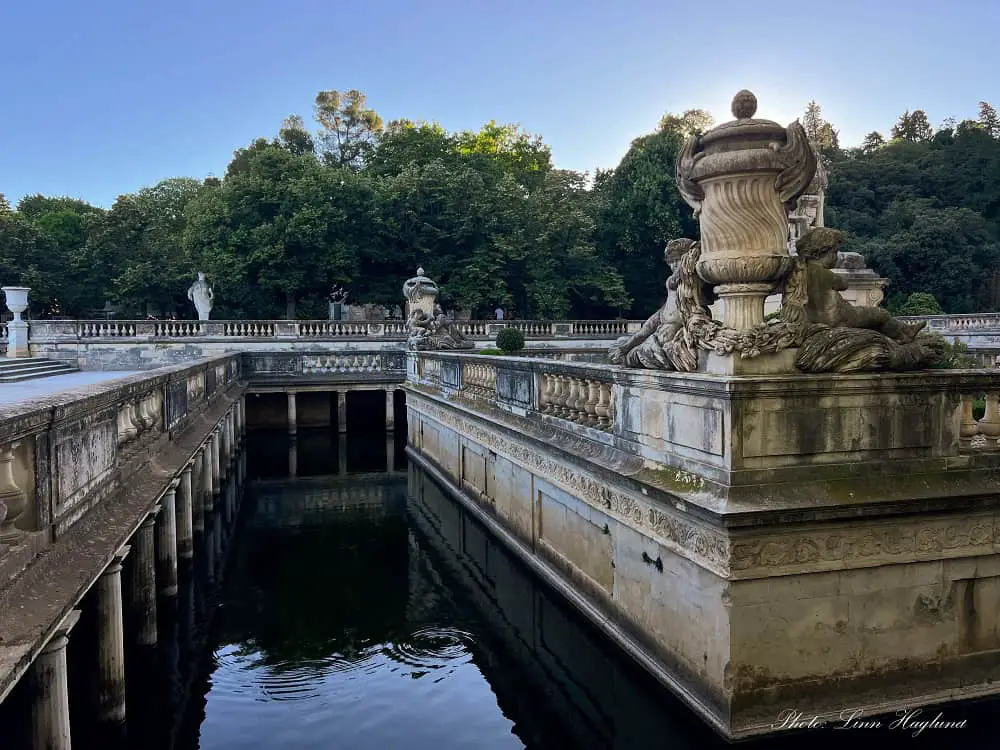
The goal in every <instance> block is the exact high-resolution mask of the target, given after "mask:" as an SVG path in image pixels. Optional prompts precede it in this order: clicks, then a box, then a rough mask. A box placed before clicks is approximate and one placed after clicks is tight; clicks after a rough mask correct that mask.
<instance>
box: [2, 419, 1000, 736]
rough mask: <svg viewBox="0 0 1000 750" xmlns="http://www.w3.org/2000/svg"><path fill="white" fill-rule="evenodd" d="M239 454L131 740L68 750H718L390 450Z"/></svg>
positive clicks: (311, 445)
mask: <svg viewBox="0 0 1000 750" xmlns="http://www.w3.org/2000/svg"><path fill="white" fill-rule="evenodd" d="M247 450H248V454H247V478H246V481H245V485H244V487H243V489H242V490H238V489H237V488H234V490H233V491H241V492H242V493H243V501H242V503H241V507H240V512H239V515H238V517H237V519H236V521H235V523H234V525H233V526H232V529H231V530H228V529H227V530H225V533H224V536H225V538H226V541H225V544H224V545H223V547H222V549H223V550H224V557H222V558H220V560H221V561H219V562H214V563H212V562H211V560H213V559H214V557H213V556H214V554H215V549H219V548H218V547H216V548H213V550H212V551H211V553H206V549H207V548H206V547H204V544H203V548H201V549H199V556H198V558H196V559H199V560H201V562H200V563H198V564H197V565H196V567H195V568H194V569H193V570H192V571H189V574H188V575H186V576H185V578H184V585H183V586H182V590H181V593H180V596H179V597H178V604H177V608H176V610H175V611H171V610H167V611H166V612H164V613H163V617H162V619H163V623H162V624H161V637H160V644H159V646H158V647H157V648H156V650H155V652H148V653H143V652H135V651H130V652H129V654H128V655H127V658H128V679H129V696H128V701H129V704H128V711H129V720H128V724H127V726H126V727H125V728H123V729H120V730H118V731H117V732H116V733H113V734H112V735H108V733H107V732H106V730H101V731H100V732H98V729H97V728H96V727H94V726H92V725H91V724H90V723H89V722H88V720H87V715H86V710H85V709H84V708H75V709H74V714H73V723H74V748H77V747H80V748H91V747H95V748H96V747H100V748H109V747H118V748H123V749H124V750H147V749H156V750H195V748H202V749H203V750H278V749H282V750H328V749H333V748H343V749H345V750H347V749H356V750H389V749H394V748H401V749H406V750H443V749H448V748H455V749H456V750H458V749H464V748H468V749H469V750H494V749H495V750H499V749H500V748H533V749H535V748H546V749H548V748H554V749H557V750H558V749H560V748H574V749H575V748H595V749H598V748H622V749H624V748H636V750H652V749H655V748H676V749H687V748H691V749H694V748H715V747H725V746H726V743H724V742H723V741H722V740H720V739H718V738H717V737H716V735H714V733H712V732H711V731H710V730H709V729H708V728H707V727H706V726H705V725H703V724H702V723H701V722H700V721H699V720H698V719H697V718H695V717H694V716H693V715H692V714H691V713H690V712H689V711H688V710H686V709H685V708H684V707H683V706H682V705H681V704H680V703H679V702H678V701H677V700H675V699H674V698H673V697H672V696H671V695H670V694H668V693H667V692H666V691H665V690H664V689H662V688H661V687H660V686H659V685H657V684H656V683H655V682H654V681H653V680H652V679H651V678H649V677H648V676H647V675H646V674H645V673H643V672H641V671H640V670H639V669H638V668H636V667H635V666H634V665H633V664H632V663H631V662H630V661H628V660H627V659H626V658H624V657H623V656H622V655H621V654H620V653H619V652H618V651H617V650H616V648H615V647H614V646H612V645H611V644H609V643H607V642H606V641H605V640H604V639H603V638H602V637H601V636H600V635H598V634H597V633H596V632H595V631H593V630H592V629H591V628H590V627H589V625H588V624H587V623H585V622H583V621H582V620H581V618H580V617H579V616H578V615H576V614H575V613H574V612H573V611H572V610H571V609H570V608H569V607H568V606H567V605H566V604H565V603H564V602H563V601H562V600H561V598H560V597H559V596H558V595H556V594H554V593H553V592H551V591H550V590H549V589H548V588H547V587H546V586H545V585H544V584H542V583H541V582H539V581H538V580H536V579H535V578H534V577H533V576H532V574H531V573H530V572H529V571H527V570H526V569H525V568H523V567H522V566H521V565H520V564H519V562H518V561H517V560H515V559H514V558H513V557H512V556H511V555H510V554H509V553H508V552H507V551H506V549H505V548H504V547H503V546H502V545H501V544H500V542H499V541H497V540H495V539H494V538H492V537H491V536H490V534H489V533H488V532H487V531H486V530H485V529H484V528H483V527H482V526H480V525H479V524H478V523H477V522H476V521H475V520H473V518H472V517H471V516H470V515H469V514H468V513H467V512H466V511H465V510H463V507H462V506H461V505H460V504H459V503H458V502H457V501H456V500H454V499H453V498H451V497H450V496H449V495H448V494H446V493H445V492H444V491H443V490H442V489H441V488H439V486H438V485H437V484H436V483H435V482H434V481H433V480H432V479H431V478H430V477H429V476H427V475H425V474H424V473H423V472H422V471H421V470H419V469H418V468H416V467H415V466H410V465H408V462H407V460H406V458H405V455H404V452H403V446H402V445H399V444H393V443H392V442H389V443H387V441H386V439H385V438H384V437H383V436H380V435H376V436H373V437H361V436H359V437H354V436H351V437H350V438H349V439H345V438H343V437H342V436H341V437H339V438H338V436H337V435H336V434H335V433H330V432H323V431H321V432H308V431H307V432H304V433H302V434H300V436H299V437H298V438H297V440H295V442H294V443H291V442H289V438H287V437H286V436H284V435H280V434H279V435H269V434H266V433H255V434H252V435H251V438H250V440H249V441H248V447H247ZM387 465H388V467H391V468H392V471H387ZM290 470H292V471H294V473H295V475H296V476H294V477H291V476H289V473H290ZM206 536H208V534H206ZM203 553H204V554H203ZM206 560H209V561H210V562H208V563H206ZM71 656H72V654H71ZM71 666H72V664H71ZM79 682H80V679H79V678H78V679H77V682H76V683H75V684H72V685H71V688H72V689H74V690H75V691H77V693H78V694H79V693H80V692H81V691H82V692H83V693H85V692H86V686H85V685H81V684H79ZM998 705H1000V704H998V703H997V702H993V703H992V705H991V704H980V705H978V706H972V707H964V708H962V709H957V708H954V707H951V708H949V709H946V712H945V713H946V718H947V719H948V720H949V721H955V720H959V719H963V718H964V719H965V720H966V724H967V726H966V728H964V729H951V730H930V729H928V730H925V731H923V732H920V733H918V734H917V736H914V731H913V730H912V729H911V730H909V731H906V730H902V729H885V728H883V729H882V730H873V729H854V730H851V731H836V730H825V731H821V730H809V731H807V732H805V733H801V734H798V735H796V736H791V737H783V738H782V739H781V740H779V741H774V740H771V741H766V742H763V743H761V742H754V743H752V744H746V745H744V747H755V748H761V747H762V748H774V749H775V750H777V749H778V748H802V747H810V748H812V747H848V746H850V745H851V744H853V743H858V742H864V743H868V744H870V743H873V742H874V743H877V744H878V745H879V746H882V747H896V746H898V747H913V746H915V745H917V746H926V747H962V748H987V747H990V748H992V747H996V746H997V745H998V744H1000V743H998V740H997V738H996V735H995V734H994V733H993V731H992V730H993V728H994V727H1000V713H998V712H997V711H998V709H997V706H998ZM932 716H933V712H932V711H931V710H930V709H928V710H927V711H926V712H925V716H924V718H931V717H932ZM893 718H894V717H888V719H886V720H884V725H885V724H888V723H889V722H891V721H892V720H893ZM0 745H2V743H0Z"/></svg>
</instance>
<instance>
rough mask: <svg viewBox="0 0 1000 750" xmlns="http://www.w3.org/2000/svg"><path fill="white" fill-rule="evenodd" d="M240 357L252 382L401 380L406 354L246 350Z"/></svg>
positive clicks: (388, 352) (403, 373)
mask: <svg viewBox="0 0 1000 750" xmlns="http://www.w3.org/2000/svg"><path fill="white" fill-rule="evenodd" d="M243 357H244V359H243V363H244V369H245V372H246V377H247V379H248V381H249V382H251V383H262V382H273V381H281V382H287V381H288V380H290V379H294V380H295V381H300V380H315V381H318V382H319V381H322V382H335V381H344V380H348V381H353V380H364V381H366V382H367V381H382V380H385V381H387V382H388V381H394V382H401V381H402V380H403V379H404V378H405V375H406V354H405V353H404V352H395V351H345V352H309V351H283V352H247V353H245V354H244V355H243Z"/></svg>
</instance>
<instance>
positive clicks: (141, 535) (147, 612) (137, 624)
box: [129, 506, 160, 646]
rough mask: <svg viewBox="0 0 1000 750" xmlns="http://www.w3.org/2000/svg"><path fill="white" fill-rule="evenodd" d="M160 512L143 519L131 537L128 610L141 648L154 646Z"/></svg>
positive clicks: (154, 512)
mask: <svg viewBox="0 0 1000 750" xmlns="http://www.w3.org/2000/svg"><path fill="white" fill-rule="evenodd" d="M159 511H160V508H159V506H157V507H156V508H155V509H154V510H153V512H152V513H150V515H148V516H146V518H145V520H144V521H143V522H142V523H141V524H139V528H138V530H137V531H136V532H135V536H134V537H132V545H131V546H132V555H131V566H132V575H131V576H130V583H131V586H130V589H131V590H130V592H129V594H130V595H129V608H130V610H131V614H132V618H131V619H132V621H133V623H134V636H135V642H136V643H137V644H138V645H140V646H152V645H154V644H155V643H156V514H157V513H158V512H159Z"/></svg>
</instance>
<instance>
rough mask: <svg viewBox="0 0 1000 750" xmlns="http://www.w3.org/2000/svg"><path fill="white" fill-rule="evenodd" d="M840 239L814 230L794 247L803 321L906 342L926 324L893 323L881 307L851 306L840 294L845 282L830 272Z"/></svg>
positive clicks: (832, 233)
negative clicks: (801, 274)
mask: <svg viewBox="0 0 1000 750" xmlns="http://www.w3.org/2000/svg"><path fill="white" fill-rule="evenodd" d="M843 239H844V234H843V232H840V231H838V230H836V229H827V228H826V227H817V228H815V229H811V230H810V231H809V232H807V233H806V234H805V235H804V236H803V237H802V238H801V239H799V241H798V242H797V243H796V244H795V249H796V252H797V253H798V256H799V258H800V259H801V260H802V261H803V262H804V263H805V275H806V297H807V299H806V302H805V317H806V320H807V321H808V322H809V323H821V324H823V325H827V326H830V327H831V328H835V327H838V326H843V327H846V328H867V329H870V330H873V331H878V332H879V333H881V334H882V335H884V336H888V337H889V338H891V339H892V340H894V341H898V342H899V343H901V344H908V343H910V342H911V341H913V340H914V339H915V338H916V337H917V335H918V334H919V333H920V332H921V331H922V330H923V328H924V326H925V325H927V323H926V322H923V321H922V322H919V323H905V322H903V321H901V320H896V319H895V318H893V317H892V316H891V315H890V314H889V313H888V312H887V311H886V310H884V309H882V308H881V307H859V306H855V305H852V304H851V303H850V302H848V301H847V300H845V299H844V298H843V297H842V296H841V295H840V292H841V291H844V290H846V289H847V282H846V281H845V280H844V279H843V278H842V277H840V276H838V275H837V274H835V273H834V272H833V271H831V270H830V269H831V268H834V267H835V266H836V265H837V258H838V250H839V248H840V243H841V242H842V241H843Z"/></svg>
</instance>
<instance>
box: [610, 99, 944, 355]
mask: <svg viewBox="0 0 1000 750" xmlns="http://www.w3.org/2000/svg"><path fill="white" fill-rule="evenodd" d="M756 106H757V100H756V98H755V97H754V96H753V94H751V93H750V92H749V91H741V92H740V93H738V94H737V95H736V97H735V98H734V100H733V115H734V116H735V117H736V120H734V121H733V122H729V123H725V124H723V125H720V126H719V127H717V128H715V129H713V130H710V131H709V132H707V133H705V134H704V135H700V136H694V137H692V138H690V139H688V141H687V142H686V143H685V145H684V147H683V148H682V149H681V151H680V153H679V154H678V157H677V185H678V188H679V189H680V192H681V195H682V196H683V197H684V199H685V200H686V201H687V202H688V203H689V204H690V205H691V206H692V207H693V208H694V209H695V215H696V217H697V218H698V220H699V224H700V226H701V235H702V240H701V242H694V241H692V240H688V239H683V240H674V241H672V242H671V243H670V244H669V245H668V246H667V251H666V252H667V262H668V264H669V265H670V269H671V276H670V279H669V280H668V282H667V289H668V298H667V301H666V303H665V304H664V305H663V307H661V308H660V310H658V311H657V312H656V314H654V315H653V316H652V317H650V318H649V319H648V320H647V321H646V322H645V324H644V325H643V326H642V328H641V330H640V331H638V332H637V333H635V334H632V335H630V336H626V337H624V338H622V339H619V340H618V341H617V342H615V344H614V346H613V347H612V348H611V350H610V352H609V355H610V359H611V361H612V362H613V363H615V364H623V365H626V366H632V367H646V368H652V369H661V370H678V371H682V372H694V371H698V370H701V371H708V372H712V371H715V372H719V370H711V369H708V370H705V369H703V367H702V365H703V364H704V363H703V362H702V361H701V356H700V355H701V353H702V352H707V353H708V357H709V358H711V357H713V356H714V357H716V358H717V359H716V365H712V366H718V362H720V361H721V363H722V364H721V366H720V369H721V372H722V374H735V373H737V372H738V371H742V372H748V371H750V369H751V368H753V367H760V368H761V369H760V370H759V371H761V372H764V371H766V372H769V373H780V372H790V371H793V368H794V369H797V370H799V371H802V372H857V371H864V370H914V369H919V368H921V367H927V366H929V365H932V364H934V363H935V362H937V361H938V360H939V359H940V357H941V355H942V353H943V344H942V342H941V341H940V340H939V339H938V338H936V337H932V336H927V335H924V334H922V329H923V325H922V324H917V325H912V324H908V323H904V322H902V321H898V320H896V319H894V318H893V317H892V316H890V315H889V313H888V312H886V311H885V310H883V309H881V308H878V307H857V306H854V305H851V304H850V303H849V302H848V301H847V300H845V299H844V298H843V297H842V296H841V294H840V292H841V291H844V290H846V289H847V288H848V286H847V282H846V280H845V279H844V278H842V277H841V275H840V274H837V273H834V271H833V270H832V269H833V268H834V267H835V266H836V265H837V262H838V260H843V261H845V262H846V263H847V264H856V263H857V262H858V260H859V258H860V256H858V257H850V256H849V255H848V254H844V255H841V254H840V253H839V248H840V244H841V241H842V239H843V233H841V232H838V231H836V230H833V229H827V228H826V227H823V226H822V223H823V216H822V208H823V207H822V192H823V187H825V181H826V177H825V174H822V173H821V174H819V175H818V176H817V170H818V169H821V167H819V166H818V159H817V156H816V153H815V151H814V150H813V148H812V147H811V146H810V145H809V143H808V141H807V139H806V136H805V131H804V129H803V128H802V126H801V124H799V123H798V122H795V123H792V124H791V125H789V126H788V127H787V128H782V127H781V126H780V125H778V124H777V123H774V122H771V121H770V120H758V119H754V114H755V111H756ZM810 190H811V191H812V193H808V191H810ZM810 197H811V198H817V200H811V199H810V200H802V199H803V198H810ZM789 212H792V219H793V221H792V222H791V224H790V222H789ZM796 214H798V215H796ZM790 226H791V229H790ZM789 237H793V238H795V250H796V251H797V252H796V253H794V254H793V253H792V252H790V249H789V246H788V240H789ZM852 255H856V254H852ZM862 262H863V261H862ZM713 287H714V288H713ZM772 291H774V292H778V293H779V294H781V297H782V304H781V308H780V309H779V310H778V315H777V318H776V319H774V320H765V319H764V317H763V303H764V298H765V297H766V296H767V295H769V294H771V292H772ZM671 292H672V294H670V293H671ZM713 295H717V296H719V297H722V298H724V300H725V305H724V307H723V313H724V320H722V321H720V320H715V319H713V317H712V313H711V310H710V309H709V305H710V304H711V303H712V302H713V301H714V299H713ZM774 355H779V356H774ZM758 357H760V358H762V359H761V360H759V361H758V362H762V363H763V364H752V363H748V365H747V366H746V367H745V368H744V366H743V365H742V364H739V363H741V362H742V361H745V360H756V358H758ZM709 364H711V362H710V363H709ZM737 365H739V367H737Z"/></svg>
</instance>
